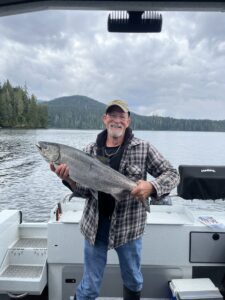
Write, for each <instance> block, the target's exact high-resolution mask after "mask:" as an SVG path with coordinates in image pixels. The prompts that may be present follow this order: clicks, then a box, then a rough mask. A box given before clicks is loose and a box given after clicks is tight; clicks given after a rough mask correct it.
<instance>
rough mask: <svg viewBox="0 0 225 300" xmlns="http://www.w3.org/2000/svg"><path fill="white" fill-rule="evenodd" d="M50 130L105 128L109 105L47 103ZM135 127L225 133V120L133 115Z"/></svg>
mask: <svg viewBox="0 0 225 300" xmlns="http://www.w3.org/2000/svg"><path fill="white" fill-rule="evenodd" d="M46 104H47V105H48V114H49V127H52V128H77V129H101V128H103V125H102V120H101V119H102V115H103V113H104V112H105V107H106V106H105V104H103V103H101V102H98V101H96V100H93V99H91V98H88V97H85V96H78V95H76V96H69V97H62V98H57V99H54V100H52V101H49V102H46ZM131 117H132V124H131V127H132V128H133V129H136V130H181V131H182V130H184V131H225V120H223V121H212V120H189V119H187V120H186V119H174V118H169V117H166V118H165V117H159V116H141V115H137V114H135V113H132V112H131Z"/></svg>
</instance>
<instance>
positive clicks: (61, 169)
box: [50, 163, 69, 181]
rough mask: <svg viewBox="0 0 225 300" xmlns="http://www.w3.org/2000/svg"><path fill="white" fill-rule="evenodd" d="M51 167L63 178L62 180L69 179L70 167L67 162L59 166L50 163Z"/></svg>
mask: <svg viewBox="0 0 225 300" xmlns="http://www.w3.org/2000/svg"><path fill="white" fill-rule="evenodd" d="M50 169H51V170H52V171H53V172H55V173H56V175H57V176H58V177H59V178H61V179H62V180H66V181H68V179H69V167H68V166H67V165H66V164H61V165H59V166H57V167H55V166H54V165H53V163H51V164H50Z"/></svg>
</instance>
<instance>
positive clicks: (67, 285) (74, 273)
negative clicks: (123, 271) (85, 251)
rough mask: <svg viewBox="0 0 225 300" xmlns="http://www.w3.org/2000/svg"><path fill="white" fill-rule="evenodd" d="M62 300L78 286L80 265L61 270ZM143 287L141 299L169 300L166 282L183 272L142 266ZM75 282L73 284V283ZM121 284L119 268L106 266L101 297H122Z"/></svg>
mask: <svg viewBox="0 0 225 300" xmlns="http://www.w3.org/2000/svg"><path fill="white" fill-rule="evenodd" d="M62 272H63V274H62V299H69V296H71V295H73V294H74V291H75V289H76V287H77V285H78V284H79V282H80V280H81V278H82V274H83V266H82V265H70V266H65V267H64V268H63V271H62ZM142 273H143V276H144V287H143V290H142V297H144V298H145V297H146V298H169V297H170V296H171V293H170V290H169V287H168V282H169V281H170V280H171V279H177V278H182V275H183V272H182V270H181V269H179V268H172V267H171V268H170V267H168V268H166V267H150V266H143V267H142ZM73 281H75V282H73ZM122 293H123V282H122V279H121V275H120V268H119V267H118V266H116V265H107V267H106V269H105V273H104V278H103V283H102V287H101V292H100V296H101V297H122Z"/></svg>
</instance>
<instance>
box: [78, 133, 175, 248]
mask: <svg viewBox="0 0 225 300" xmlns="http://www.w3.org/2000/svg"><path fill="white" fill-rule="evenodd" d="M96 150H97V145H96V143H92V144H90V145H88V146H87V147H86V149H85V150H84V151H85V152H87V153H89V154H92V155H96ZM119 172H120V173H122V174H124V175H125V176H127V177H129V178H130V179H131V180H133V181H138V180H140V179H143V180H146V179H147V173H149V174H150V175H152V176H153V177H154V180H151V183H152V184H153V186H154V187H155V190H156V195H154V197H155V198H157V199H160V197H162V196H163V195H166V194H169V193H170V191H171V190H172V189H173V188H174V187H175V186H176V185H177V184H178V181H179V175H178V172H177V170H176V169H174V168H173V167H172V166H171V164H170V163H169V162H168V161H167V160H166V159H165V158H164V157H163V156H162V155H161V154H160V153H159V152H158V151H157V150H156V149H155V148H154V147H153V146H152V145H151V144H149V143H148V142H146V141H143V140H140V139H138V138H135V137H133V138H132V139H131V140H130V142H129V143H128V145H127V147H126V148H125V150H124V153H123V156H122V159H121V163H120V168H119ZM73 192H74V196H78V197H83V198H86V204H85V208H84V211H83V216H82V218H81V222H80V228H81V232H82V234H83V235H84V236H85V238H86V239H87V240H89V242H90V243H91V244H92V245H94V243H95V237H96V234H97V229H98V218H99V214H98V192H97V191H94V190H90V189H88V188H86V187H83V186H81V185H79V184H76V188H75V190H74V191H73ZM146 217H147V213H146V211H145V208H144V206H143V205H142V203H141V202H140V201H138V200H137V199H135V198H134V197H132V196H131V195H130V194H127V195H125V196H124V198H123V199H122V200H120V201H116V202H115V209H114V212H113V215H112V218H111V227H110V232H109V244H108V248H109V249H111V248H117V247H119V246H121V245H123V244H125V243H127V242H129V241H131V240H134V239H137V238H139V237H140V236H142V235H143V232H144V228H145V224H146Z"/></svg>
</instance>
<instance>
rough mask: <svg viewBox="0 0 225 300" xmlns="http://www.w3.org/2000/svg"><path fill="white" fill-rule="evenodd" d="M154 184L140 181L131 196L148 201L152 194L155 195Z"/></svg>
mask: <svg viewBox="0 0 225 300" xmlns="http://www.w3.org/2000/svg"><path fill="white" fill-rule="evenodd" d="M155 192H156V191H155V188H154V186H153V184H152V183H151V182H149V181H145V180H139V181H138V182H137V186H136V187H135V188H134V189H133V190H132V192H131V195H132V196H134V197H135V198H137V199H138V200H143V199H147V198H148V197H149V196H150V195H151V194H153V193H155Z"/></svg>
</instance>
